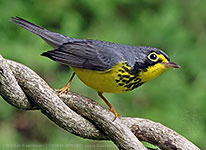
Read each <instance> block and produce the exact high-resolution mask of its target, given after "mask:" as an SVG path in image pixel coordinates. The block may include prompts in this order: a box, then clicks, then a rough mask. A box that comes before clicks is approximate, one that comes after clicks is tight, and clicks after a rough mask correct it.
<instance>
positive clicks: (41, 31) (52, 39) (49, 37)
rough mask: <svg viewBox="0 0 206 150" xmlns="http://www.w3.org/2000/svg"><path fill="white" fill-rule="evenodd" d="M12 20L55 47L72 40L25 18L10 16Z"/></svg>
mask: <svg viewBox="0 0 206 150" xmlns="http://www.w3.org/2000/svg"><path fill="white" fill-rule="evenodd" d="M11 18H12V22H14V23H16V24H17V25H19V26H21V27H23V28H25V29H26V30H29V31H30V32H33V33H34V34H36V35H38V36H40V37H41V38H43V39H44V40H45V41H46V42H47V43H48V44H50V45H51V46H52V47H54V48H57V47H59V46H61V45H62V44H64V43H67V42H70V41H72V40H74V39H73V38H70V37H67V36H64V35H61V34H58V33H55V32H51V31H49V30H46V29H45V28H43V27H40V26H38V25H36V24H33V23H31V22H29V21H27V20H24V19H22V18H19V17H11Z"/></svg>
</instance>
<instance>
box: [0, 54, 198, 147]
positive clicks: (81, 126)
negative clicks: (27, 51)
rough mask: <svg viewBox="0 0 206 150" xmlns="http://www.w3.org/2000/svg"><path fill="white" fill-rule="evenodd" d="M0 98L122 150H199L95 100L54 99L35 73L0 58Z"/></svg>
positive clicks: (150, 123)
mask: <svg viewBox="0 0 206 150" xmlns="http://www.w3.org/2000/svg"><path fill="white" fill-rule="evenodd" d="M0 95H1V96H2V97H3V98H4V100H6V101H7V102H8V103H10V104H11V105H13V106H15V107H17V108H19V109H23V110H32V109H36V110H41V112H42V113H43V114H44V115H46V116H47V117H48V118H49V119H50V120H52V121H53V122H54V123H56V124H57V125H58V126H60V127H61V128H63V129H65V130H66V131H68V132H70V133H72V134H75V135H77V136H80V137H83V138H88V139H93V140H112V141H113V142H114V143H115V144H116V146H117V147H118V148H119V149H121V150H128V149H131V150H132V149H134V150H135V149H137V150H144V149H146V148H145V147H144V146H143V145H142V143H141V142H140V141H147V142H149V143H152V144H154V145H157V146H158V147H159V148H160V149H162V150H173V149H178V150H181V149H182V150H199V148H198V147H196V146H195V145H194V144H192V143H191V142H190V141H188V140H187V139H186V138H184V137H183V136H181V135H179V134H178V133H176V132H175V131H173V130H171V129H169V128H167V127H165V126H163V125H162V124H160V123H155V122H153V121H150V120H147V119H140V118H129V117H119V118H117V119H116V120H115V121H113V117H114V116H113V114H112V113H111V112H110V111H109V110H108V109H106V108H104V107H102V106H101V105H99V104H98V103H96V102H95V101H93V100H91V99H89V98H86V97H84V96H81V95H79V94H76V93H72V92H69V93H68V94H62V95H61V96H60V97H58V96H57V93H56V92H55V90H53V89H52V88H50V87H49V86H48V84H47V83H46V82H45V81H44V80H43V79H42V78H40V77H39V76H38V75H37V74H36V73H35V72H34V71H32V70H31V69H29V68H28V67H26V66H24V65H22V64H19V63H17V62H14V61H11V60H7V59H4V58H3V57H2V56H1V55H0Z"/></svg>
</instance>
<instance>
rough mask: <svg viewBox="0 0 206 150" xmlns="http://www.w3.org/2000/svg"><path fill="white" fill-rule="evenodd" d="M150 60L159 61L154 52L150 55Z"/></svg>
mask: <svg viewBox="0 0 206 150" xmlns="http://www.w3.org/2000/svg"><path fill="white" fill-rule="evenodd" d="M148 58H149V59H150V60H151V61H157V60H158V58H159V57H158V56H157V54H156V53H154V52H152V53H150V54H149V55H148Z"/></svg>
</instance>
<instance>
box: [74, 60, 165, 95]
mask: <svg viewBox="0 0 206 150" xmlns="http://www.w3.org/2000/svg"><path fill="white" fill-rule="evenodd" d="M72 69H73V70H74V72H75V73H76V75H77V76H78V77H79V79H80V80H82V81H83V82H84V83H85V84H86V85H87V86H89V87H91V88H93V89H95V90H96V91H98V92H107V93H122V92H126V91H130V90H133V89H135V88H137V87H139V86H140V85H142V84H143V83H145V82H147V81H150V80H152V79H154V78H156V77H157V76H159V75H160V74H161V73H163V72H164V71H166V70H167V68H166V67H165V66H164V65H163V64H161V63H158V64H156V65H154V66H150V67H149V68H147V69H146V71H140V72H139V73H138V74H131V72H130V71H131V67H129V66H128V65H127V63H126V62H122V63H119V64H117V65H114V66H113V67H112V68H111V69H109V70H106V71H95V70H88V69H81V68H76V67H72Z"/></svg>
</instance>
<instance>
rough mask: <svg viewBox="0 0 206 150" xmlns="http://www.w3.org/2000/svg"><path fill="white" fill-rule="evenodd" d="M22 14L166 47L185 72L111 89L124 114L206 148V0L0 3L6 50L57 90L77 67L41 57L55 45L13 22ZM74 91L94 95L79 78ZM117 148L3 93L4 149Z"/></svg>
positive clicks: (0, 130)
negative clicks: (9, 100)
mask: <svg viewBox="0 0 206 150" xmlns="http://www.w3.org/2000/svg"><path fill="white" fill-rule="evenodd" d="M12 16H19V17H23V18H25V19H28V20H30V21H32V22H34V23H36V24H39V25H41V26H43V27H46V28H47V29H50V30H52V31H55V32H59V33H62V34H64V35H67V36H71V37H75V38H81V39H84V38H88V39H98V40H106V41H110V42H116V43H121V44H128V45H144V46H152V47H157V48H161V49H163V50H164V51H165V52H167V53H168V55H169V56H170V58H171V60H172V61H174V62H176V63H178V64H179V65H181V69H176V70H174V69H170V70H168V71H167V72H165V73H164V74H163V75H161V76H160V77H158V78H157V79H155V80H153V81H151V82H149V83H146V84H144V85H143V86H142V87H140V88H138V89H136V90H134V91H132V92H128V93H124V94H105V95H106V97H107V98H108V99H109V101H110V102H111V103H112V105H113V106H114V107H115V108H116V110H117V112H119V113H121V114H122V116H130V117H141V118H147V119H151V120H153V121H156V122H160V123H162V124H164V125H166V126H168V127H169V128H171V129H173V130H175V131H177V132H178V133H180V134H181V135H183V136H184V137H186V138H187V139H189V140H190V141H192V142H193V143H194V144H196V145H197V146H198V147H200V148H201V149H206V142H205V139H206V100H205V99H206V92H205V90H206V61H205V55H206V1H203V0H173V1H169V0H153V1H152V0H136V1H135V0H11V1H8V0H1V1H0V54H1V55H3V57H5V58H8V59H12V60H15V61H18V62H21V63H23V64H25V65H26V66H28V67H30V68H32V69H33V70H34V71H36V72H37V73H38V74H39V75H40V76H41V77H42V78H43V79H45V80H46V81H47V82H48V83H49V85H51V86H52V87H53V88H61V87H63V86H64V85H65V84H66V83H67V81H68V79H69V75H71V71H70V70H69V69H68V68H67V67H65V66H62V65H60V64H58V63H56V62H53V61H51V60H49V59H47V58H45V57H42V56H40V54H41V53H42V52H44V51H47V50H51V49H52V48H51V47H50V46H48V45H47V44H46V43H45V42H44V41H43V40H41V39H40V38H39V37H37V36H35V35H33V34H31V33H29V32H28V31H26V30H24V29H22V28H20V27H17V26H16V25H15V24H13V23H12V22H11V20H10V17H12ZM71 90H72V91H75V92H77V93H81V94H83V95H85V96H88V97H90V98H92V99H95V100H96V101H98V102H99V103H101V104H102V105H104V106H105V107H107V106H106V105H105V104H104V103H103V102H102V100H101V99H100V98H99V97H98V96H97V94H96V92H95V91H94V90H93V89H91V88H88V87H86V86H85V85H84V84H83V83H82V82H81V81H80V80H79V79H78V78H77V77H76V78H75V79H74V81H73V82H72V88H71ZM37 148H39V149H52V150H57V149H71V148H72V149H77V150H81V149H85V150H91V149H95V150H103V149H104V150H106V149H109V150H112V149H117V148H116V147H115V146H114V144H113V143H112V142H108V141H106V142H103V141H93V140H87V139H82V138H79V137H77V136H75V135H72V134H70V133H67V132H66V131H64V130H63V129H60V128H59V127H58V126H56V125H55V124H54V123H52V122H51V121H50V120H49V119H47V118H46V117H45V116H44V115H42V114H41V113H40V112H39V111H21V110H17V109H16V108H14V107H12V106H11V105H9V104H8V103H6V102H5V101H4V100H3V99H1V98H0V149H29V150H30V149H37Z"/></svg>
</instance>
